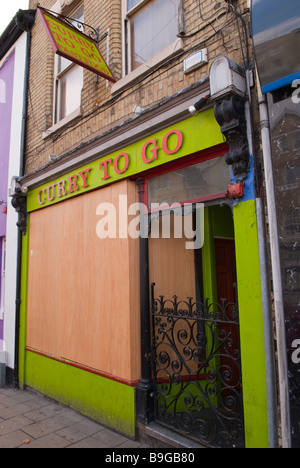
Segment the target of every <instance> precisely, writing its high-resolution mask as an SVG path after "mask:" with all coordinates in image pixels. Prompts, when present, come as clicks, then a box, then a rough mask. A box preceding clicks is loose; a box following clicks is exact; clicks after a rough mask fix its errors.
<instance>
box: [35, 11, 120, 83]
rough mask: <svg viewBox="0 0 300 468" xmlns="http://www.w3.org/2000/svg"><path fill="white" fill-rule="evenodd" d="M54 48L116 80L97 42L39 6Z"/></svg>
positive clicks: (111, 79) (79, 63)
mask: <svg viewBox="0 0 300 468" xmlns="http://www.w3.org/2000/svg"><path fill="white" fill-rule="evenodd" d="M38 12H39V14H40V17H41V19H42V22H43V24H44V26H45V29H46V31H47V34H48V37H49V39H50V41H51V44H52V46H53V49H54V50H55V52H56V53H57V54H58V55H61V56H62V57H64V58H66V59H68V60H70V61H71V62H74V63H76V64H77V65H80V66H81V67H84V68H87V69H88V70H90V71H92V72H94V73H96V74H97V75H100V76H102V77H103V78H105V79H107V80H109V81H112V82H113V83H115V82H116V79H115V78H114V76H113V74H112V72H111V71H110V69H109V67H108V65H107V64H106V62H105V60H104V59H103V57H102V55H101V54H100V52H99V50H98V48H97V45H96V43H95V42H94V41H93V40H92V39H91V38H90V37H88V36H86V35H85V34H83V33H82V32H80V31H78V29H76V28H75V27H72V26H71V25H69V24H66V23H65V22H63V21H61V20H59V19H58V18H56V17H55V16H53V15H51V14H50V13H48V12H46V11H44V10H41V9H40V8H38Z"/></svg>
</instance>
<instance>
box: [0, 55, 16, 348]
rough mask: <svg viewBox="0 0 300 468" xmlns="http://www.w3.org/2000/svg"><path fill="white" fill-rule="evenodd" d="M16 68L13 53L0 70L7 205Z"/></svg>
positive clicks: (2, 180) (0, 216) (1, 160)
mask: <svg viewBox="0 0 300 468" xmlns="http://www.w3.org/2000/svg"><path fill="white" fill-rule="evenodd" d="M14 66H15V54H14V53H13V54H11V55H10V56H9V57H8V59H7V60H6V61H5V62H4V64H3V66H2V68H1V69H0V200H3V201H4V202H6V203H7V190H8V165H9V149H10V131H11V116H12V95H13V82H14ZM5 207H6V204H5V205H0V267H1V258H2V238H3V237H5V236H6V214H5V213H4V212H3V211H4V208H5ZM0 275H1V270H0ZM0 286H1V277H0ZM0 295H1V287H0ZM0 300H1V296H0ZM0 340H3V320H0Z"/></svg>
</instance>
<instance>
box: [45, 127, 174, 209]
mask: <svg viewBox="0 0 300 468" xmlns="http://www.w3.org/2000/svg"><path fill="white" fill-rule="evenodd" d="M172 137H175V138H176V139H177V141H176V144H175V148H174V147H172V146H171V144H170V143H169V140H171V139H172ZM182 143H183V134H182V132H181V131H180V130H171V131H169V132H168V133H166V135H165V136H164V138H163V141H162V145H161V146H160V145H157V139H156V138H154V139H151V140H147V141H146V143H145V144H144V145H143V146H142V149H141V155H140V157H141V160H142V162H143V163H144V164H145V165H148V164H150V163H151V162H153V161H154V160H157V159H158V154H159V152H161V151H162V152H163V154H164V156H170V155H172V154H175V153H177V152H178V151H179V150H180V148H181V146H182ZM129 166H130V155H129V154H128V153H125V152H121V153H119V154H117V156H116V157H115V158H113V157H109V158H104V159H101V161H100V162H99V164H98V172H99V173H98V177H99V180H101V181H102V182H109V181H110V179H115V178H116V177H117V176H122V175H124V176H125V177H126V173H127V171H128V169H129ZM94 170H95V168H93V167H88V168H86V169H84V170H82V171H78V172H76V173H74V174H71V175H69V176H67V177H66V178H63V179H61V180H59V181H58V182H55V183H53V184H50V185H48V186H47V187H45V188H42V189H41V190H39V192H38V195H37V202H38V204H39V205H40V206H42V205H44V204H45V203H46V202H54V201H55V200H57V199H60V198H62V197H67V196H68V195H71V194H74V193H76V192H78V191H81V190H82V189H87V188H90V184H89V179H90V177H89V176H90V175H91V172H92V171H94ZM103 185H104V184H103Z"/></svg>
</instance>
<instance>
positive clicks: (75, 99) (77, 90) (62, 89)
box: [54, 5, 84, 123]
mask: <svg viewBox="0 0 300 468" xmlns="http://www.w3.org/2000/svg"><path fill="white" fill-rule="evenodd" d="M70 17H71V18H72V23H73V25H74V26H75V27H76V28H77V29H78V30H79V31H82V32H84V27H83V25H81V24H80V23H77V21H81V22H84V7H83V5H82V6H81V7H80V8H78V9H77V10H76V11H75V12H74V13H71V14H70ZM82 88H83V68H82V67H80V66H79V65H75V64H74V63H73V62H71V61H70V60H67V59H65V58H64V57H59V56H57V57H56V99H55V118H54V123H56V122H58V121H60V120H62V119H64V118H65V117H67V116H68V115H70V114H71V113H72V112H74V111H75V110H76V109H78V108H79V107H80V104H81V90H82Z"/></svg>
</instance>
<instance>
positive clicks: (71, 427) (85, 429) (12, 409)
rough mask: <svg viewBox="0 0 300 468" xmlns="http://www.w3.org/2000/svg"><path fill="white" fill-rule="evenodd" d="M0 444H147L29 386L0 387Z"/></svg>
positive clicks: (126, 446) (133, 446)
mask: <svg viewBox="0 0 300 468" xmlns="http://www.w3.org/2000/svg"><path fill="white" fill-rule="evenodd" d="M1 448H107V449H108V448H109V449H111V448H118V449H139V448H146V449H147V448H150V446H148V445H147V444H145V443H141V442H137V441H134V440H131V439H130V438H127V437H126V436H124V435H122V434H119V433H117V432H114V431H112V430H111V429H108V428H107V427H105V426H102V425H101V424H98V423H97V422H95V421H93V420H91V419H89V418H87V417H85V416H83V415H82V414H80V413H77V412H76V411H74V410H72V409H70V408H68V407H66V406H64V405H61V404H59V403H57V402H55V401H53V400H51V399H49V398H47V397H45V396H44V395H41V394H37V393H35V392H33V391H32V390H25V391H23V390H15V389H13V388H10V387H5V388H0V449H1Z"/></svg>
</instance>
